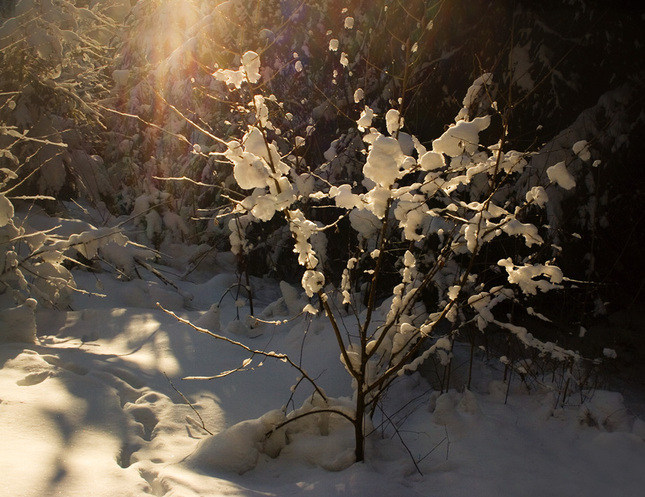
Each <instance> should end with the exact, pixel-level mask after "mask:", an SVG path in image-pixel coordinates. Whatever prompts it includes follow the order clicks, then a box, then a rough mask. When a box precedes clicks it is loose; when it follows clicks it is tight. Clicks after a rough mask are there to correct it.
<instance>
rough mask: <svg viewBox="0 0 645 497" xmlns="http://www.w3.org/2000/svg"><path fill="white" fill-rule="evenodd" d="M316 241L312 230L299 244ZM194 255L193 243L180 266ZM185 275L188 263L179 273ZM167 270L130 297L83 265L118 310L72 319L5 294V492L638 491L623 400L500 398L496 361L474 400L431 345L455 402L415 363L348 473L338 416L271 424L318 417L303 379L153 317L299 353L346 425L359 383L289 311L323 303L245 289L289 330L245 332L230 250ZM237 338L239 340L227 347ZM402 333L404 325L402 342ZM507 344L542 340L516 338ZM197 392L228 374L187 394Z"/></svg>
mask: <svg viewBox="0 0 645 497" xmlns="http://www.w3.org/2000/svg"><path fill="white" fill-rule="evenodd" d="M351 195H352V194H351V192H349V191H347V192H343V193H342V194H341V192H340V191H339V193H338V195H337V198H338V197H339V196H340V197H341V198H342V197H343V196H347V198H348V201H350V202H352V201H353V200H352V197H350V196H351ZM352 214H353V220H352V222H360V224H361V225H362V228H363V229H364V232H363V233H362V234H363V235H364V236H369V235H368V232H369V227H368V225H371V224H370V223H368V221H367V220H366V218H367V217H369V216H371V217H372V218H374V219H375V216H374V215H373V214H372V213H371V212H370V211H368V210H361V209H355V210H353V211H352ZM350 218H352V215H350ZM358 219H362V221H357V220H358ZM88 221H89V220H88ZM34 225H36V223H35V222H34ZM378 225H379V223H378V222H376V223H375V226H377V227H378ZM74 226H75V227H76V229H77V234H78V237H77V239H81V240H83V239H85V238H87V240H92V239H95V237H91V236H90V235H89V234H88V235H86V234H83V233H84V232H85V233H88V232H89V231H90V230H88V222H80V220H79V222H77V223H75V224H73V223H69V224H65V229H71V228H72V227H74ZM101 229H102V230H105V231H104V234H106V235H108V238H109V235H110V234H113V233H116V232H115V231H110V227H109V226H105V227H104V228H101ZM315 230H316V228H315V227H314V226H310V225H306V224H303V225H302V226H301V228H300V231H299V233H298V235H301V236H303V240H302V243H303V244H304V243H305V241H306V239H307V238H308V237H309V236H311V235H312V234H313V233H314V231H315ZM126 235H127V233H126ZM115 245H117V246H119V247H122V246H121V245H118V244H115ZM122 248H123V247H122ZM374 248H375V247H372V248H369V249H368V250H373V249H374ZM88 250H90V251H91V250H93V249H91V248H90V249H88ZM98 250H102V248H101V247H99V248H98ZM303 250H304V251H305V252H307V251H310V250H311V249H310V248H308V247H303ZM193 252H194V251H193V250H192V249H190V248H189V247H186V250H184V251H183V252H182V251H181V250H178V251H177V254H178V255H177V256H176V257H178V258H179V259H181V257H182V255H181V254H182V253H183V254H190V253H193ZM88 254H89V252H88ZM404 259H405V264H406V268H408V269H412V268H414V267H415V265H416V261H415V260H414V257H412V255H411V254H410V255H407V254H406V256H405V258H404ZM185 262H186V261H185V260H183V261H182V260H176V261H175V264H176V267H181V266H182V264H184V265H185ZM354 263H355V261H354V262H353V263H352V264H351V265H353V264H354ZM351 265H349V264H348V268H350V269H351V267H350V266H351ZM501 265H502V266H503V267H505V268H506V270H507V271H509V274H511V273H512V275H513V276H514V278H515V281H516V283H518V284H519V285H524V286H525V287H526V290H527V291H529V292H530V291H536V290H539V289H541V284H540V283H539V282H543V283H544V284H557V283H559V282H560V280H561V279H560V276H561V275H560V274H559V273H558V272H557V271H556V269H555V268H552V267H549V266H537V265H536V266H522V265H515V264H513V263H512V262H511V261H510V260H505V261H502V262H501ZM155 267H156V268H157V269H158V270H160V271H162V272H163V274H165V275H166V277H167V278H169V279H170V280H172V282H173V283H174V284H175V285H176V287H177V288H174V287H172V286H171V285H166V284H164V283H162V282H161V281H159V280H158V279H157V278H156V277H155V276H154V275H153V274H152V273H150V272H148V271H146V270H145V269H143V268H140V269H139V273H140V274H141V276H142V278H143V279H135V280H132V281H127V280H124V279H118V278H117V275H116V274H114V273H112V272H110V271H109V270H106V271H104V272H93V273H90V272H86V271H82V270H78V269H77V270H74V271H73V274H74V276H75V279H76V284H77V286H78V288H81V289H85V290H87V291H91V290H94V289H95V288H96V287H97V285H99V284H100V286H101V287H102V293H104V294H105V295H106V297H104V298H100V297H98V296H96V295H94V294H82V293H75V294H74V295H73V296H72V299H71V302H70V307H64V308H61V309H58V310H56V309H51V308H47V307H46V306H43V305H38V306H36V305H35V301H32V300H28V301H26V302H25V303H24V304H22V305H20V306H17V307H16V306H15V305H13V304H10V302H9V300H10V299H9V297H10V296H9V295H6V294H3V295H0V303H2V309H4V310H3V311H2V312H0V333H1V334H5V335H4V336H5V337H7V335H6V334H7V333H8V332H9V333H10V334H12V336H13V337H14V338H15V337H18V338H20V339H24V340H22V341H20V342H18V341H9V340H2V341H1V343H0V431H1V432H2V434H3V443H2V444H1V445H0V467H2V485H3V488H2V492H3V494H6V495H12V496H21V497H40V496H49V495H64V496H66V497H76V496H79V497H80V496H87V495H92V496H98V497H102V496H106V497H107V496H110V497H112V496H115V495H118V496H123V497H128V496H138V497H139V496H144V495H156V496H166V497H171V496H200V497H215V496H222V495H228V496H232V497H249V496H259V495H278V496H282V495H289V496H295V497H298V496H302V497H305V496H306V497H329V496H336V495H338V496H340V495H343V496H345V495H354V496H363V495H371V496H374V497H380V496H383V497H385V496H393V495H394V496H396V495H405V496H412V497H414V496H427V495H446V496H455V497H457V496H463V495H477V496H478V497H498V496H500V495H523V496H527V497H541V496H544V495H549V496H555V497H568V496H571V495H585V496H589V497H605V496H607V495H625V496H632V495H634V496H635V495H640V494H641V492H642V488H643V486H644V485H645V475H644V474H643V471H642V467H643V463H645V423H644V421H643V420H642V419H640V418H638V417H637V416H636V414H635V411H634V410H633V409H632V408H631V407H629V406H628V405H627V404H626V401H625V399H624V398H623V396H622V395H621V394H620V393H617V392H611V391H605V390H602V389H601V388H597V389H590V390H585V391H583V392H580V394H577V395H576V396H569V397H568V398H567V400H566V402H565V403H564V404H563V403H562V401H561V399H559V398H558V392H557V390H555V389H554V388H553V386H552V385H551V383H549V382H545V383H544V384H543V385H539V386H534V388H532V389H531V391H530V392H529V391H527V389H526V384H524V383H523V382H521V381H520V380H519V379H514V380H513V381H512V382H511V383H510V385H509V384H508V383H504V382H503V381H502V380H503V373H504V371H503V365H502V364H501V363H500V362H499V361H495V360H493V361H490V362H488V361H486V359H485V358H484V357H483V356H482V357H479V358H478V359H477V361H476V363H475V365H474V370H475V377H474V380H473V383H472V385H471V389H469V390H468V389H465V384H464V383H463V373H460V371H463V370H464V369H467V368H468V363H467V361H466V362H464V361H462V360H461V359H460V358H461V357H464V356H465V357H467V356H468V350H469V349H467V348H466V349H464V346H463V345H461V344H459V343H455V344H451V343H450V341H449V340H447V339H445V340H443V341H442V342H437V343H436V344H435V346H434V347H435V349H436V350H437V351H441V352H443V355H442V357H443V358H444V359H446V358H448V357H449V355H448V354H453V355H454V356H455V357H456V358H457V359H458V361H457V362H456V363H455V368H454V372H453V374H452V375H451V378H452V382H454V385H455V389H452V390H450V391H448V392H445V391H444V392H441V391H439V390H435V389H433V387H432V386H431V383H430V382H429V380H428V379H427V378H428V377H429V374H428V373H427V372H426V368H427V366H426V365H425V364H420V363H418V364H417V363H415V364H414V365H413V367H411V368H410V371H409V372H407V373H405V374H403V375H401V376H400V377H399V378H397V380H396V384H395V385H394V387H393V388H392V389H391V390H390V391H389V393H388V394H387V395H386V396H385V397H384V398H383V399H382V407H383V409H385V412H386V413H387V415H388V418H385V417H382V416H381V415H380V413H378V412H377V414H376V416H375V418H374V430H373V432H372V434H371V435H370V437H369V439H368V441H367V446H366V455H367V461H366V462H365V463H359V464H353V456H354V454H353V440H352V439H353V432H352V426H351V425H350V424H349V422H348V421H347V420H346V419H345V418H343V417H341V416H337V415H330V414H329V413H319V414H315V415H310V416H305V417H303V418H301V419H299V420H297V421H293V422H291V423H288V424H286V425H284V426H282V427H280V426H279V425H280V423H281V422H283V421H285V420H287V419H289V417H291V418H293V417H295V416H297V415H300V414H305V413H306V412H309V411H311V410H312V409H315V408H319V407H320V406H321V405H323V404H322V400H321V398H320V397H319V396H317V395H314V396H312V389H311V387H310V385H308V384H306V382H305V381H300V380H301V373H299V372H298V371H296V370H294V369H293V368H292V367H290V366H289V365H288V364H286V363H285V362H284V361H283V360H281V359H280V358H279V357H278V358H271V357H260V356H259V355H257V354H255V355H253V354H250V353H247V352H246V351H244V350H242V349H240V348H239V347H236V346H234V345H233V344H231V343H227V342H225V341H221V340H217V339H215V338H213V337H211V336H208V335H207V334H205V333H203V332H202V333H200V332H198V331H196V330H195V329H193V328H191V327H190V326H187V325H185V324H183V323H181V322H179V321H178V320H177V319H175V318H174V317H172V316H171V315H169V314H167V313H166V312H164V311H163V310H162V309H160V308H158V307H157V306H156V302H157V301H161V302H162V305H163V306H164V307H167V308H169V309H171V310H172V311H174V312H175V313H177V315H178V316H179V317H180V318H185V319H188V320H190V321H192V322H193V323H195V324H197V325H199V326H201V327H202V328H204V329H207V330H209V331H210V332H213V333H218V334H220V335H221V336H223V337H225V338H227V339H230V340H239V341H242V342H243V343H245V344H246V345H248V346H249V347H250V348H252V349H253V350H264V351H272V350H274V351H276V353H287V354H288V355H289V356H290V357H291V358H292V359H294V360H295V361H296V362H297V363H299V364H302V366H303V367H304V368H305V369H306V371H307V374H308V375H309V376H310V377H313V378H316V379H317V380H316V381H317V382H318V384H319V385H320V387H321V388H322V389H323V390H324V391H325V393H326V395H328V396H329V398H330V405H331V407H333V408H334V409H338V410H340V411H343V412H350V411H349V409H350V408H351V405H352V404H351V396H352V385H351V383H352V382H351V379H350V378H348V376H347V374H346V372H345V371H344V368H343V365H342V364H341V362H340V361H339V360H338V355H339V351H338V348H337V345H336V342H335V339H334V336H333V331H332V329H331V327H330V325H329V324H328V322H327V320H326V318H325V316H324V313H322V312H319V313H318V314H317V315H316V316H313V315H311V314H307V315H299V316H297V315H296V313H299V312H300V311H301V310H302V309H303V307H304V306H308V307H309V309H308V312H312V311H313V312H316V308H318V306H319V304H318V302H317V300H316V299H315V298H314V300H312V301H311V303H309V302H308V300H307V298H306V297H305V295H304V293H305V292H303V290H302V289H300V288H298V287H296V286H291V285H289V284H287V283H286V282H279V281H273V280H271V279H269V278H252V279H251V282H250V284H251V287H252V289H253V294H252V295H253V301H254V306H255V313H256V314H257V315H262V314H263V313H264V315H265V316H269V315H270V316H271V318H272V319H276V320H281V322H282V324H281V325H279V326H278V325H274V324H270V323H263V322H254V320H249V319H248V318H247V316H248V314H249V312H250V310H249V299H248V298H247V297H248V295H247V293H246V290H244V289H240V292H239V294H238V293H237V290H238V286H237V285H238V283H239V280H238V277H237V275H236V271H235V257H234V256H232V254H230V253H219V254H217V256H216V257H214V258H213V260H212V262H211V263H210V265H203V266H200V268H199V270H196V271H194V272H193V273H191V278H190V279H182V278H179V277H178V276H176V275H174V273H173V269H172V268H170V267H165V266H161V265H158V264H156V265H155ZM320 275H321V273H320ZM537 278H540V279H537ZM321 285H322V282H321V281H320V279H319V274H317V273H316V271H311V273H310V274H309V276H308V280H307V282H306V283H305V290H309V292H308V293H311V294H312V295H313V293H315V292H316V291H317V290H318V289H319V288H321ZM231 289H232V290H231ZM496 291H497V290H493V289H491V290H490V292H483V293H482V294H481V299H480V300H478V301H477V300H475V299H473V300H472V302H471V303H472V305H473V306H475V307H477V306H478V307H481V308H489V309H490V308H491V307H492V305H493V301H494V300H495V299H498V296H499V295H501V293H495V292H496ZM454 292H455V295H456V293H457V288H455V289H454ZM189 296H192V298H189ZM498 300H499V299H498ZM238 314H239V320H238ZM34 317H35V320H34ZM489 317H492V315H491V316H489ZM352 323H353V322H352V316H349V317H346V318H345V321H344V323H343V326H344V328H343V332H345V330H347V332H348V333H351V325H352ZM237 328H240V329H241V328H244V329H245V330H247V334H246V335H234V334H233V331H234V330H235V329H237ZM408 328H410V326H408V325H407V324H404V325H403V326H402V327H401V337H402V338H403V339H404V338H405V336H406V333H408V332H409V331H410V330H409V329H408ZM251 329H252V333H248V330H251ZM511 331H512V332H513V333H517V334H518V335H520V338H522V339H524V340H531V339H533V338H532V336H531V334H530V333H528V331H527V330H525V329H523V328H520V327H514V328H513V329H512V330H511ZM36 332H37V334H36V335H35V333H36ZM544 345H545V347H546V345H547V344H544ZM396 346H397V347H398V346H400V344H396ZM544 351H545V353H552V352H558V351H557V349H556V348H554V347H551V348H550V349H549V348H545V349H544ZM565 352H566V351H565ZM604 353H605V355H606V356H607V357H612V356H613V354H615V352H614V351H613V350H611V349H607V350H605V351H604ZM609 360H611V359H609ZM509 363H510V362H509ZM417 366H418V367H417ZM414 368H417V372H412V369H414ZM236 370H237V372H234V371H236ZM199 376H220V377H219V378H217V379H213V380H209V381H203V380H202V381H198V380H182V378H186V377H199ZM460 378H462V380H460ZM296 385H297V386H296ZM179 392H181V394H180V393H179ZM188 402H190V405H189V404H188ZM285 406H286V408H287V409H286V410H285V409H283V408H284V407H285ZM640 413H641V416H642V410H641V411H640ZM394 426H396V427H397V429H398V432H397V431H395V430H394ZM206 430H208V431H209V432H210V433H212V435H210V434H209V433H208V432H207V431H206ZM267 435H268V436H267ZM399 437H400V438H399ZM402 441H403V442H405V445H403V443H402Z"/></svg>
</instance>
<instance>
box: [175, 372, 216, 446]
mask: <svg viewBox="0 0 645 497" xmlns="http://www.w3.org/2000/svg"><path fill="white" fill-rule="evenodd" d="M163 375H164V376H165V377H166V380H168V383H170V386H171V387H172V388H173V390H174V391H175V392H177V393H178V394H179V396H180V397H181V398H182V399H184V402H186V404H188V406H189V407H190V408H191V409H192V410H193V412H194V413H195V414H196V415H197V417H198V418H199V420H200V421H201V423H202V426H201V428H202V430H204V431H205V432H206V433H208V434H209V435H213V433H212V432H211V431H210V430H209V429H208V428H206V424H205V423H204V420H203V419H202V417H201V415H200V414H199V413H198V412H197V409H195V406H193V404H192V403H191V402H190V400H188V398H187V397H186V396H185V395H184V394H183V393H181V392H180V391H179V390H178V389H177V387H176V386H175V385H174V383H173V382H172V380H171V379H170V378H168V375H167V374H166V372H165V371H164V372H163Z"/></svg>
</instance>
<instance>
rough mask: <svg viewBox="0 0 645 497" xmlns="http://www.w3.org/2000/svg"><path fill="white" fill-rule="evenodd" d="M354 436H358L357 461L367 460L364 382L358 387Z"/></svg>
mask: <svg viewBox="0 0 645 497" xmlns="http://www.w3.org/2000/svg"><path fill="white" fill-rule="evenodd" d="M354 436H355V438H356V449H355V454H356V462H363V461H364V460H365V392H364V391H363V385H362V382H360V383H359V385H358V388H357V389H356V419H355V421H354Z"/></svg>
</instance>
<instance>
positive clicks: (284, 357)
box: [157, 302, 327, 401]
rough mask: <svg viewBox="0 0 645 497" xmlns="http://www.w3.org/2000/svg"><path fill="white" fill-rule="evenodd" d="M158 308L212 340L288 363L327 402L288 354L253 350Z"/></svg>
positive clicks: (313, 382)
mask: <svg viewBox="0 0 645 497" xmlns="http://www.w3.org/2000/svg"><path fill="white" fill-rule="evenodd" d="M157 307H159V308H160V309H161V310H162V311H163V312H165V313H166V314H168V315H170V316H172V317H174V318H175V319H176V320H177V321H179V322H180V323H183V324H186V325H188V326H190V327H191V328H192V329H194V330H195V331H198V332H199V333H203V334H205V335H208V336H210V337H212V338H215V339H217V340H221V341H223V342H227V343H230V344H231V345H235V346H236V347H239V348H241V349H243V350H246V351H247V352H250V353H251V354H254V355H261V356H264V357H270V358H272V359H277V360H279V361H282V362H286V363H288V364H289V365H290V366H292V367H293V368H295V369H297V370H298V372H299V373H300V374H301V375H302V376H303V377H304V378H305V379H306V380H307V381H308V382H309V383H311V385H312V386H313V388H314V390H316V392H317V393H318V395H320V396H321V397H322V398H323V399H324V400H325V401H327V396H326V395H325V393H324V392H323V391H322V390H321V389H320V387H319V386H318V385H316V382H315V381H314V380H313V378H311V377H310V376H309V375H308V374H307V372H306V371H305V370H304V369H302V368H301V367H300V366H298V364H296V363H295V362H293V361H292V360H291V359H290V358H289V356H288V355H287V354H280V353H278V352H266V351H264V350H256V349H252V348H251V347H249V346H248V345H245V344H243V343H242V342H238V341H236V340H232V339H231V338H227V337H225V336H222V335H218V334H217V333H213V332H212V331H209V330H207V329H205V328H201V327H200V326H197V325H195V324H193V323H191V322H190V321H188V320H187V319H184V318H180V317H179V316H177V314H175V313H174V312H172V311H169V310H168V309H166V308H164V307H163V306H162V305H161V304H160V303H159V302H157Z"/></svg>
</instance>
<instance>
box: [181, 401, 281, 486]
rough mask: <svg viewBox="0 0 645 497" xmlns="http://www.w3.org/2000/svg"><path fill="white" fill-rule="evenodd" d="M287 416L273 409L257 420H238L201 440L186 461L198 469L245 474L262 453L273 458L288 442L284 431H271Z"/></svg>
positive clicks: (253, 466)
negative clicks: (225, 428) (223, 429)
mask: <svg viewBox="0 0 645 497" xmlns="http://www.w3.org/2000/svg"><path fill="white" fill-rule="evenodd" d="M284 419H285V414H284V412H282V411H281V410H274V411H269V412H268V413H266V414H265V415H264V416H261V417H259V418H257V419H252V420H247V421H242V422H240V423H237V424H235V425H233V426H231V427H230V428H228V429H227V430H225V431H223V432H220V433H218V434H217V435H214V436H212V437H209V438H206V439H204V440H202V442H200V444H199V446H198V447H197V450H196V451H195V452H194V453H193V454H191V455H190V456H189V457H188V458H187V460H186V463H187V464H188V466H192V467H196V468H199V469H206V470H216V471H227V472H233V473H238V474H244V473H246V472H247V471H250V470H252V469H253V468H255V466H256V465H257V463H258V460H259V457H260V454H267V455H268V456H270V457H277V456H278V454H280V451H281V450H282V448H283V447H284V446H285V443H286V435H285V432H284V430H278V431H275V432H273V433H271V431H272V430H273V428H275V427H276V426H277V425H278V424H279V423H281V422H282V421H284ZM269 433H271V434H270V435H269Z"/></svg>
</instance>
